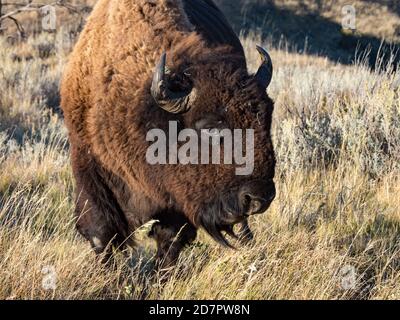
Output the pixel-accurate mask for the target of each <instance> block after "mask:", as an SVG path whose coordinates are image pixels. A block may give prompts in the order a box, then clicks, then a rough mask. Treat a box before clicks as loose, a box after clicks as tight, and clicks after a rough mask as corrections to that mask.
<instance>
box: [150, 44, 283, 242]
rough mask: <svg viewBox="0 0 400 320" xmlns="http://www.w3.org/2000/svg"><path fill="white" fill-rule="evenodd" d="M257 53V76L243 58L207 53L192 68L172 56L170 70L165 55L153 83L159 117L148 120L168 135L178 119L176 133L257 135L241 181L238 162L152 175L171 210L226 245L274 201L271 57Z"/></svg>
mask: <svg viewBox="0 0 400 320" xmlns="http://www.w3.org/2000/svg"><path fill="white" fill-rule="evenodd" d="M257 50H258V52H259V53H260V55H261V58H262V63H261V66H260V67H259V69H258V71H257V72H256V73H255V74H254V75H253V74H249V73H248V71H247V68H246V63H245V62H244V58H243V56H242V55H235V54H218V53H208V54H205V55H201V56H198V57H197V58H196V60H195V61H196V62H195V63H193V61H191V60H190V59H185V58H182V57H180V58H178V59H175V60H173V59H174V56H173V55H171V58H172V61H173V63H171V67H170V68H168V69H167V67H166V54H163V55H162V57H161V59H160V61H159V63H158V65H157V66H156V69H155V72H154V76H153V79H152V83H151V95H152V97H153V105H152V106H153V108H158V111H155V112H158V114H159V117H158V118H157V119H158V120H156V117H153V119H149V121H153V122H155V121H158V123H157V127H161V128H165V129H166V124H167V123H168V121H176V122H177V123H178V131H180V130H183V129H187V128H190V129H192V132H199V133H200V132H203V131H204V130H206V131H207V130H208V132H222V130H224V129H230V130H232V131H233V130H237V129H241V130H246V129H251V130H252V131H253V134H254V136H253V137H254V139H253V141H254V164H253V170H252V171H251V173H250V174H248V175H238V174H237V171H236V170H235V169H236V168H237V164H235V163H231V164H229V163H228V164H226V163H224V162H221V163H220V164H201V163H199V164H194V163H190V164H186V165H184V164H180V163H177V164H173V165H165V166H162V165H160V166H156V167H152V168H151V169H150V170H149V171H150V173H149V179H150V180H151V181H157V187H158V190H160V191H161V192H164V194H165V195H166V197H168V198H169V201H168V202H169V205H170V206H172V207H174V209H175V210H177V211H179V212H182V213H184V214H185V215H186V216H188V218H189V219H191V221H192V222H193V223H194V224H195V225H196V226H202V227H203V228H204V229H205V230H206V231H207V232H208V233H209V234H210V235H211V236H212V237H213V238H214V239H215V240H217V241H218V242H220V243H222V244H224V245H229V242H228V241H227V240H226V237H225V236H224V232H225V233H228V234H230V235H233V236H234V232H233V226H234V225H235V224H237V223H239V222H241V221H243V220H245V219H247V218H248V217H249V216H250V215H253V214H259V213H263V212H265V211H266V210H267V209H268V207H269V205H270V204H271V202H272V200H273V199H274V197H275V186H274V182H273V178H274V172H275V157H274V150H273V146H272V142H271V135H270V128H271V119H272V112H273V101H272V100H271V99H270V98H269V97H268V95H267V88H268V85H269V84H270V82H271V78H272V70H273V68H272V62H271V58H270V56H269V54H268V53H267V52H266V51H265V50H264V49H263V48H261V47H257ZM182 56H185V55H182ZM166 130H167V129H166ZM223 138H224V137H223ZM199 143H200V142H199ZM235 143H237V142H235ZM221 148H222V149H223V148H225V145H224V144H222V146H221ZM222 154H224V150H223V151H222ZM200 157H201V155H199V158H200Z"/></svg>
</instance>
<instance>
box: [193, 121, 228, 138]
mask: <svg viewBox="0 0 400 320" xmlns="http://www.w3.org/2000/svg"><path fill="white" fill-rule="evenodd" d="M195 127H196V129H197V130H206V131H209V132H210V134H212V131H214V132H216V131H220V130H223V129H226V128H227V127H228V126H227V124H226V122H225V121H224V120H222V119H212V118H209V117H207V118H203V119H200V120H199V121H196V123H195Z"/></svg>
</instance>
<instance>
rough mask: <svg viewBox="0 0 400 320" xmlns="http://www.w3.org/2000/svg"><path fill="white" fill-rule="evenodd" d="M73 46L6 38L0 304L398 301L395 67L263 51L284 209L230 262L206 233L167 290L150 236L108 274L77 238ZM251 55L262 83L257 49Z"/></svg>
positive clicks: (64, 33) (0, 67) (399, 144)
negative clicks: (67, 100)
mask: <svg viewBox="0 0 400 320" xmlns="http://www.w3.org/2000/svg"><path fill="white" fill-rule="evenodd" d="M72 37H73V36H72V35H71V33H70V32H69V31H68V30H67V29H60V30H59V31H58V32H57V33H56V34H40V35H38V36H35V37H31V38H29V39H28V40H27V42H23V43H17V44H10V43H8V42H7V40H6V38H4V37H0V48H1V50H0V88H2V90H1V91H0V298H4V299H57V298H63V299H110V298H112V299H137V298H148V299H153V298H160V299H193V298H197V299H205V298H207V299H343V298H372V299H377V298H383V299H389V298H390V299H394V298H400V284H399V283H400V281H399V280H400V279H399V278H400V242H399V240H400V197H399V196H398V195H399V193H400V184H399V180H400V175H399V173H400V170H399V169H400V168H399V163H400V98H399V93H400V91H399V85H400V79H399V78H398V75H397V74H396V73H395V72H393V70H392V69H391V67H390V66H385V65H380V66H379V67H378V68H376V71H371V70H370V68H368V67H367V66H366V64H365V63H364V60H363V58H362V57H361V58H360V59H359V60H358V62H357V63H356V64H354V65H352V66H343V65H340V64H335V63H332V62H330V61H328V60H327V59H324V58H323V57H320V58H318V57H309V56H307V54H306V53H304V54H291V53H289V52H288V51H286V50H285V46H284V45H281V46H277V47H276V48H275V49H273V48H271V45H270V44H268V43H267V44H265V46H266V47H269V48H271V55H272V58H273V60H274V65H275V75H274V79H273V82H272V84H271V87H270V89H269V93H270V95H271V97H272V98H273V99H274V100H275V101H276V106H275V116H274V125H273V137H274V143H275V147H276V152H277V158H278V169H277V181H276V182H277V189H278V197H277V199H276V200H275V202H274V203H273V206H272V207H271V209H270V210H269V211H268V212H267V213H266V214H265V215H263V216H258V217H254V218H252V219H251V221H250V223H251V225H252V228H253V229H254V231H255V240H254V242H253V243H252V244H251V245H249V246H247V247H240V246H239V247H238V250H236V251H233V250H228V249H224V248H221V247H219V246H218V245H217V244H215V243H214V242H213V241H212V240H210V239H209V237H208V236H207V235H205V234H204V233H201V234H200V236H199V237H198V239H197V241H196V243H195V244H193V245H192V246H191V247H190V248H188V249H186V250H185V251H184V252H183V254H182V256H181V258H180V261H179V263H178V265H177V267H176V268H174V269H173V270H171V271H170V273H169V278H168V279H163V276H162V275H154V274H152V273H151V271H150V270H151V258H152V255H153V253H154V245H153V244H152V243H151V242H149V241H148V240H146V237H145V235H144V234H145V230H139V231H138V232H137V233H138V238H140V239H143V241H142V242H140V244H141V245H140V247H139V248H137V249H135V250H134V251H132V252H126V253H125V254H122V253H117V254H116V259H115V264H114V265H113V266H104V265H102V264H101V263H99V261H98V259H96V257H95V255H94V253H92V251H91V250H90V248H89V245H88V243H87V242H86V241H84V240H83V239H82V238H80V236H78V235H77V233H76V231H75V229H74V221H73V213H72V212H73V189H74V183H73V178H72V174H71V169H70V164H69V153H68V142H67V138H66V131H65V129H64V126H63V119H62V116H61V114H60V112H59V108H58V104H59V100H58V99H59V98H58V95H57V88H58V83H59V79H60V76H61V73H62V69H63V66H64V65H65V63H66V59H67V57H68V53H69V51H70V50H71V47H72V45H73V42H74V38H72ZM242 41H243V44H244V46H245V49H246V53H247V56H248V61H249V66H250V69H252V70H254V69H255V68H256V66H257V64H258V57H257V55H256V52H255V50H254V47H255V44H256V43H259V42H260V41H261V40H260V39H259V38H258V37H257V36H256V35H249V36H248V37H246V38H244V39H242ZM260 147H262V146H260ZM144 229H145V228H144ZM132 257H133V258H132ZM53 271H54V274H53ZM49 276H54V277H53V278H51V279H50V280H51V281H52V284H55V286H54V287H53V288H51V289H49V287H48V282H47V281H48V280H49Z"/></svg>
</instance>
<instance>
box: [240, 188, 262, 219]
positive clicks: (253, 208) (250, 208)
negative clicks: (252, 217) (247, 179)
mask: <svg viewBox="0 0 400 320" xmlns="http://www.w3.org/2000/svg"><path fill="white" fill-rule="evenodd" d="M242 203H243V209H244V210H245V211H246V212H247V213H248V214H255V213H260V212H262V211H263V207H265V205H266V203H267V201H265V200H264V199H262V198H259V197H257V196H255V195H253V194H251V193H246V194H245V195H243V202H242Z"/></svg>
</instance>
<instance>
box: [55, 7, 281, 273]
mask: <svg viewBox="0 0 400 320" xmlns="http://www.w3.org/2000/svg"><path fill="white" fill-rule="evenodd" d="M105 35H106V36H105ZM256 49H257V50H258V52H259V53H260V56H261V59H262V63H261V65H260V67H259V69H258V71H257V72H256V73H255V74H254V75H249V74H248V71H247V66H246V59H245V56H244V52H243V48H242V46H241V44H240V41H239V39H238V37H237V36H236V35H235V33H234V32H233V31H232V28H231V27H230V26H229V24H228V23H227V20H226V19H225V17H224V16H223V14H222V13H221V12H220V11H219V9H218V8H217V6H216V5H215V4H214V3H213V2H212V0H153V1H148V0H132V1H120V0H99V1H98V2H97V4H96V6H95V8H94V9H93V12H92V14H91V17H90V18H89V19H88V22H87V24H86V27H85V29H84V30H83V32H82V33H81V35H80V39H79V41H78V43H77V44H76V46H75V48H74V51H73V53H72V54H71V56H70V59H69V63H68V66H67V68H66V70H65V73H64V76H63V79H62V84H61V107H62V109H63V112H64V116H65V124H66V126H67V128H68V131H69V142H70V145H71V161H72V167H73V173H74V177H75V181H76V208H75V215H76V217H77V228H78V230H79V232H80V233H81V234H82V235H83V236H84V237H85V238H86V239H87V240H89V241H90V243H91V245H92V247H93V248H94V250H95V252H96V253H98V254H100V253H104V251H105V250H106V249H107V248H108V249H110V247H111V246H115V247H121V246H123V245H134V243H133V239H131V236H130V235H132V234H133V233H134V231H135V230H136V229H137V228H139V227H140V226H141V225H143V224H145V223H147V222H149V221H150V220H157V222H156V223H155V224H154V225H153V226H152V229H151V232H150V234H149V235H150V237H152V238H153V239H155V240H156V242H157V249H158V251H157V259H158V265H159V266H160V267H165V266H170V265H173V264H174V262H175V261H176V259H177V258H178V256H179V253H180V252H181V250H182V249H183V248H184V247H185V246H187V245H189V244H190V243H191V242H192V241H193V240H194V239H195V237H196V233H197V229H198V228H199V227H202V228H204V229H205V230H206V231H207V232H208V233H209V234H210V235H211V236H212V237H213V238H214V239H215V240H216V241H217V242H219V243H220V244H222V245H224V246H228V247H232V245H231V244H230V243H229V241H228V240H227V237H226V235H230V236H232V237H234V238H238V237H239V238H241V239H243V240H249V239H251V238H252V233H251V231H250V229H249V227H248V224H247V219H248V217H249V216H250V215H252V214H258V213H263V212H265V211H266V209H267V208H268V207H269V205H270V204H271V202H272V200H273V198H274V196H275V186H274V184H273V178H274V168H275V158H274V150H273V146H272V142H271V135H270V128H271V121H272V112H273V101H272V100H271V99H270V98H269V97H268V95H267V93H266V89H267V87H268V85H269V83H270V81H271V77H272V63H271V58H270V56H269V55H268V53H267V52H266V51H265V50H264V49H263V48H261V47H257V48H256ZM167 58H168V59H167ZM169 121H177V122H179V123H180V124H181V126H182V128H188V129H193V130H200V131H201V130H203V129H204V130H207V129H215V128H217V129H230V130H234V129H241V130H246V129H252V130H254V133H255V134H254V137H255V139H254V142H255V145H256V148H255V153H254V171H253V173H252V174H251V176H241V177H240V178H239V177H238V176H236V175H235V167H234V166H229V165H212V164H210V165H204V166H200V165H198V166H196V165H193V166H184V165H180V164H178V165H176V166H173V165H164V166H163V165H157V166H152V165H151V164H150V163H148V162H147V161H146V159H145V158H146V157H145V155H146V149H147V148H148V142H147V141H146V134H147V133H148V132H149V131H150V130H152V129H155V128H160V129H165V128H167V127H168V123H169ZM165 131H166V130H165ZM237 224H240V225H241V229H240V231H239V234H237V235H235V232H234V231H233V229H234V226H235V225H237ZM105 253H106V258H108V257H109V255H110V253H111V251H110V250H107V251H106V252H105Z"/></svg>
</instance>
